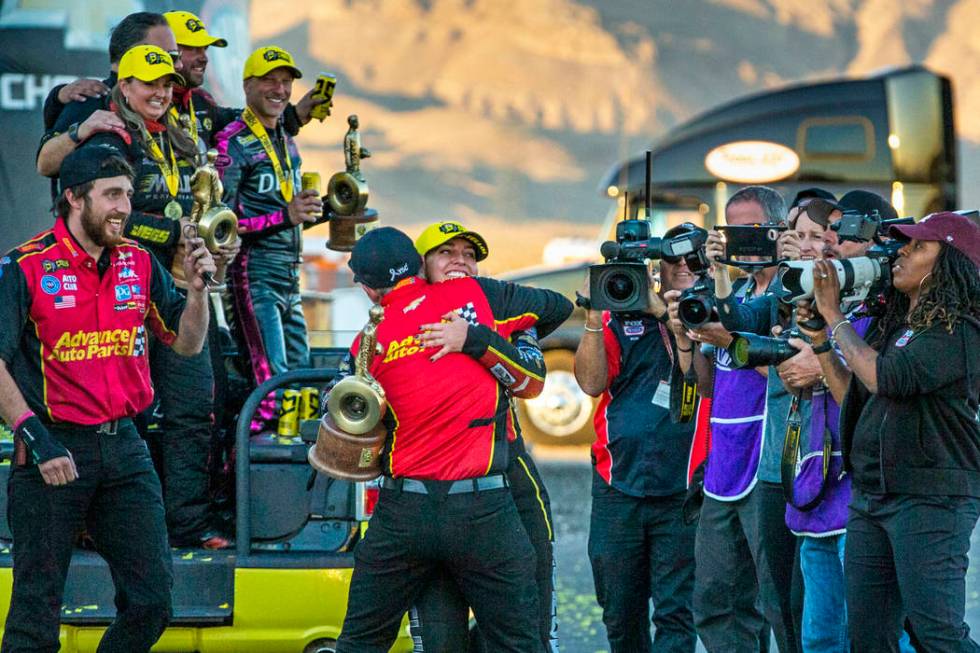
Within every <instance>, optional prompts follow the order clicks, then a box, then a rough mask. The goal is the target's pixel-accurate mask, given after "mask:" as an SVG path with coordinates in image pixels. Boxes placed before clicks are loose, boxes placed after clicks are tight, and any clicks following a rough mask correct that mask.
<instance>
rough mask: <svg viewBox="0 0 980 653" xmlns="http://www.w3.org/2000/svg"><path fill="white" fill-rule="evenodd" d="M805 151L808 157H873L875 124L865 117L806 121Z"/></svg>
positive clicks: (804, 129) (802, 126) (804, 133)
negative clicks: (872, 124)
mask: <svg viewBox="0 0 980 653" xmlns="http://www.w3.org/2000/svg"><path fill="white" fill-rule="evenodd" d="M800 129H801V131H802V132H803V138H802V140H803V153H804V156H805V157H806V158H808V159H823V158H835V159H836V158H848V159H870V158H871V155H872V152H871V147H872V143H873V140H872V136H873V134H874V131H873V128H872V126H871V124H870V123H869V122H868V120H867V119H865V118H861V117H857V116H855V117H853V118H832V119H820V120H809V121H805V122H804V123H803V125H801V126H800Z"/></svg>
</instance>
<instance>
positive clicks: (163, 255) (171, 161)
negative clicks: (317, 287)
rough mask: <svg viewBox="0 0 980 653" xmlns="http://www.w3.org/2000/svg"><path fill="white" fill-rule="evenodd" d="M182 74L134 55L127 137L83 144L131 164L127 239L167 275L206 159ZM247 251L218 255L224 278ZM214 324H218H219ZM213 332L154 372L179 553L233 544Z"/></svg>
mask: <svg viewBox="0 0 980 653" xmlns="http://www.w3.org/2000/svg"><path fill="white" fill-rule="evenodd" d="M183 82H184V79H183V77H182V76H181V75H180V74H178V73H177V72H176V70H175V69H174V62H173V59H172V58H171V56H170V54H168V53H167V52H164V51H163V50H161V49H160V48H158V47H156V46H152V45H138V46H136V47H134V48H131V49H130V50H128V51H127V52H126V53H125V54H124V55H123V56H122V58H121V59H120V62H119V81H118V82H117V83H116V85H115V87H113V89H112V92H111V94H110V100H111V103H110V107H111V109H112V111H113V112H114V113H115V114H116V115H117V116H118V117H119V118H120V120H121V121H122V122H123V124H125V125H126V129H125V131H124V132H122V133H121V134H120V133H115V132H112V133H109V132H102V133H99V134H96V135H94V136H92V137H91V138H89V139H88V141H86V143H85V144H84V145H83V147H99V146H109V147H112V148H115V149H116V150H118V151H119V152H120V153H121V154H122V155H123V156H124V157H125V158H126V159H127V160H128V161H129V162H130V164H131V165H132V166H133V168H134V170H135V171H136V178H135V180H134V182H133V189H134V193H133V198H132V213H131V215H130V218H129V221H128V223H127V225H126V235H127V236H128V237H129V238H132V239H134V240H136V241H137V242H139V243H140V244H141V245H143V246H144V247H145V248H146V249H148V250H150V252H151V253H152V254H153V255H154V256H155V257H156V258H157V260H158V261H159V262H160V264H161V265H162V266H163V267H164V269H167V270H173V269H174V265H173V263H174V260H175V259H177V260H180V259H179V258H178V257H179V255H180V252H181V249H182V247H183V243H184V242H185V241H186V239H187V237H188V234H187V232H186V231H185V229H184V227H185V226H186V225H187V223H188V217H187V216H189V215H190V214H191V209H192V207H193V203H194V199H193V196H192V194H191V184H190V178H191V176H192V175H193V173H194V170H195V169H196V166H197V161H198V148H197V145H196V144H195V143H194V142H193V141H192V140H191V139H190V138H189V136H188V135H187V133H186V132H185V131H184V129H183V128H182V127H181V126H180V125H179V124H178V122H177V118H176V117H175V116H174V115H173V114H171V113H170V112H169V108H170V104H171V99H172V95H173V88H174V85H176V84H182V83H183ZM239 246H240V245H238V244H237V243H235V244H233V245H229V246H226V247H225V248H223V249H222V250H221V251H220V252H218V253H216V254H215V261H216V263H217V267H218V271H217V273H216V274H215V275H214V277H215V280H216V281H218V282H219V283H220V282H221V281H222V280H223V278H224V274H225V270H226V269H227V266H228V264H229V263H230V262H231V261H232V260H233V259H234V258H235V256H236V255H237V253H238V248H239ZM212 322H213V321H212ZM214 342H215V334H211V337H210V338H209V342H206V343H205V346H204V349H203V350H202V351H201V353H199V354H196V355H194V356H190V357H184V356H180V355H178V354H177V353H176V352H174V350H173V349H171V348H170V347H168V346H167V345H166V344H165V343H163V342H162V341H159V340H157V339H155V338H154V339H151V341H150V375H151V377H152V379H153V385H154V388H155V389H156V392H157V398H158V399H159V407H158V410H155V411H153V413H162V415H163V417H162V419H157V418H153V419H151V420H150V421H151V426H150V427H148V429H147V433H148V434H149V435H148V439H150V440H151V441H152V442H153V444H154V448H155V449H157V450H158V452H159V456H158V460H159V463H160V466H161V477H162V479H163V484H164V503H165V507H166V512H167V526H168V532H169V535H170V542H171V544H172V545H173V546H182V547H183V546H186V547H191V546H193V547H198V546H200V547H204V548H212V549H213V548H224V547H226V546H228V540H227V539H225V538H224V537H222V536H221V535H220V534H219V533H218V532H217V531H216V530H215V528H214V527H213V525H212V523H211V519H212V516H211V512H210V506H209V499H208V496H209V495H208V468H207V460H208V452H209V447H210V443H211V435H212V415H213V414H214V400H213V395H214V373H213V369H212V366H211V358H210V348H211V347H213V346H215V345H214Z"/></svg>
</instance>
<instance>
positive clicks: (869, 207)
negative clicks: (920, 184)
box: [837, 190, 898, 220]
mask: <svg viewBox="0 0 980 653" xmlns="http://www.w3.org/2000/svg"><path fill="white" fill-rule="evenodd" d="M837 208H839V209H840V210H841V212H843V213H860V214H861V215H871V213H873V212H875V211H877V212H878V215H879V216H880V217H881V219H882V220H894V219H895V218H897V217H898V211H896V210H895V207H894V206H892V205H891V204H889V203H888V201H887V200H885V198H884V197H882V196H881V195H879V194H878V193H872V192H870V191H866V190H852V191H850V192H848V193H845V194H844V196H843V197H842V198H840V201H839V202H837Z"/></svg>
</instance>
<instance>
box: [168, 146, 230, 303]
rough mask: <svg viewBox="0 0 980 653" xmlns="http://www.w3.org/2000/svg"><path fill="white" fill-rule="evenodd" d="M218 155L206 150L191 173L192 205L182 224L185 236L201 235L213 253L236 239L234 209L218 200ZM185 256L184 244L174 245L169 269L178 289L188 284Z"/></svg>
mask: <svg viewBox="0 0 980 653" xmlns="http://www.w3.org/2000/svg"><path fill="white" fill-rule="evenodd" d="M217 158H218V152H217V150H208V151H207V155H206V160H205V162H204V164H203V165H201V166H200V167H199V168H197V169H196V170H195V171H194V174H193V175H192V176H191V180H190V184H191V195H192V197H193V198H194V202H193V204H192V205H191V215H190V221H189V222H188V223H187V224H185V225H184V226H183V233H184V237H185V238H195V237H197V236H200V237H201V238H203V239H204V245H205V246H206V247H207V248H208V251H210V252H211V253H212V254H217V253H218V251H219V250H220V248H221V247H223V246H225V245H231V244H232V243H234V242H235V241H236V240H237V239H238V218H237V217H236V216H235V213H234V211H232V210H231V209H229V208H228V207H227V206H225V205H224V204H222V203H221V195H222V194H223V193H224V186H223V185H222V183H221V177H220V176H219V175H218V169H217V168H216V167H215V165H214V162H215V161H216V160H217ZM184 255H185V246H184V244H183V243H181V244H180V245H178V246H177V251H176V253H175V254H174V261H173V265H172V266H171V269H170V272H171V274H172V275H173V277H174V283H176V284H177V285H178V286H179V287H181V288H186V287H187V281H186V279H184ZM207 277H208V278H206V279H205V282H206V283H207V285H208V286H209V287H211V288H212V289H217V288H216V286H215V283H214V279H213V278H211V275H207Z"/></svg>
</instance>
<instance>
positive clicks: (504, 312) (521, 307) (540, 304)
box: [467, 277, 573, 340]
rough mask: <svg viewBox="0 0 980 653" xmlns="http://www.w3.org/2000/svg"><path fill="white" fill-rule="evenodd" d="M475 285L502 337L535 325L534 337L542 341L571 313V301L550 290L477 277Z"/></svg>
mask: <svg viewBox="0 0 980 653" xmlns="http://www.w3.org/2000/svg"><path fill="white" fill-rule="evenodd" d="M476 282H477V283H478V284H479V285H480V288H481V289H482V290H483V293H484V295H486V298H487V302H488V303H489V304H490V310H491V311H493V317H494V326H495V327H496V331H497V332H498V333H501V334H503V335H510V334H512V333H514V332H516V331H523V330H526V329H528V328H529V327H532V326H536V327H537V330H538V336H539V337H541V338H544V337H545V336H547V335H548V334H549V333H551V332H552V331H554V330H555V329H557V328H558V327H559V326H561V323H562V322H564V321H565V320H567V319H568V316H569V315H571V314H572V308H573V306H572V302H570V301H568V299H566V298H565V297H563V296H562V295H561V294H559V293H557V292H555V291H553V290H545V289H543V288H529V287H528V286H519V285H517V284H515V283H508V282H506V281H497V280H496V279H488V278H486V277H477V278H476ZM468 339H469V338H467V340H468Z"/></svg>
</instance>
